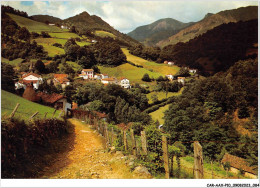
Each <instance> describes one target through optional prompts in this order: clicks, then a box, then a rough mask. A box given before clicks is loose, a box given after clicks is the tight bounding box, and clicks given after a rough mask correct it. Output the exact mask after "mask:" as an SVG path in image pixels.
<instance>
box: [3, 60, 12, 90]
mask: <svg viewBox="0 0 260 188" xmlns="http://www.w3.org/2000/svg"><path fill="white" fill-rule="evenodd" d="M14 78H15V72H14V69H13V67H12V66H11V65H9V64H6V63H3V62H2V63H1V88H2V89H3V90H6V91H9V92H14Z"/></svg>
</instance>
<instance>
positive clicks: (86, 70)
mask: <svg viewBox="0 0 260 188" xmlns="http://www.w3.org/2000/svg"><path fill="white" fill-rule="evenodd" d="M82 71H83V72H94V70H93V69H82ZM82 71H81V72H82Z"/></svg>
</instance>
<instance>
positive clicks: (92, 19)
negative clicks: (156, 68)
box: [62, 11, 139, 45]
mask: <svg viewBox="0 0 260 188" xmlns="http://www.w3.org/2000/svg"><path fill="white" fill-rule="evenodd" d="M62 24H65V25H67V26H69V27H72V26H75V27H76V30H77V31H78V32H80V33H85V32H86V31H96V30H101V31H106V32H109V33H111V34H113V35H115V36H116V39H117V40H120V41H122V42H124V43H125V44H126V45H134V44H139V42H137V41H136V40H134V39H132V38H131V37H129V36H127V35H126V34H123V33H120V32H119V31H117V30H115V29H114V28H113V27H111V26H110V25H109V24H108V23H107V22H105V21H104V20H102V19H101V18H100V17H98V16H96V15H89V14H88V13H87V12H86V11H84V12H82V13H80V14H78V15H75V16H73V17H70V18H67V19H65V20H63V21H62Z"/></svg>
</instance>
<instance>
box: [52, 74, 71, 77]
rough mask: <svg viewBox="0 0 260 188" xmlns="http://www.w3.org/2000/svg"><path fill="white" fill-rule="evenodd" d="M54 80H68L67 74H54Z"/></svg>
mask: <svg viewBox="0 0 260 188" xmlns="http://www.w3.org/2000/svg"><path fill="white" fill-rule="evenodd" d="M53 76H54V78H68V75H67V74H54V75H53Z"/></svg>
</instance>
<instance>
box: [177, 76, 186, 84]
mask: <svg viewBox="0 0 260 188" xmlns="http://www.w3.org/2000/svg"><path fill="white" fill-rule="evenodd" d="M177 81H178V82H179V83H182V84H185V77H178V78H177Z"/></svg>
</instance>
